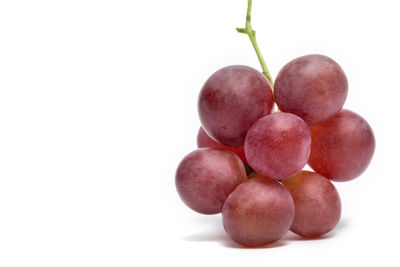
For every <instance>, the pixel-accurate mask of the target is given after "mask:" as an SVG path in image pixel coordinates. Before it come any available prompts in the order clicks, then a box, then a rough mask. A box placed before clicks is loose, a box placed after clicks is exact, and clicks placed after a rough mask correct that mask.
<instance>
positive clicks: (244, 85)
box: [198, 65, 274, 147]
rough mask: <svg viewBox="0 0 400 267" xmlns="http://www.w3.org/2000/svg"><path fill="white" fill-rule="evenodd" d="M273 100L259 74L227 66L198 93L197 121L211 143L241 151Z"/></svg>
mask: <svg viewBox="0 0 400 267" xmlns="http://www.w3.org/2000/svg"><path fill="white" fill-rule="evenodd" d="M273 98H274V97H273V93H272V87H271V85H270V83H269V82H268V80H267V79H266V78H265V77H264V75H262V74H261V73H260V72H259V71H258V70H256V69H253V68H250V67H247V66H242V65H234V66H228V67H225V68H222V69H220V70H218V71H217V72H215V73H214V74H213V75H212V76H211V77H210V78H209V79H208V80H207V81H206V83H205V84H204V86H203V88H202V89H201V91H200V95H199V101H198V111H199V116H200V121H201V123H202V126H203V128H204V130H205V131H206V133H207V134H208V135H209V136H210V137H212V138H213V139H214V140H216V141H218V142H219V143H221V144H224V145H227V146H230V147H240V146H243V143H244V139H245V137H246V133H247V131H248V130H249V129H250V127H251V126H252V125H253V123H254V122H256V121H257V120H258V119H259V118H261V117H263V116H265V115H267V114H269V113H271V111H272V108H273V105H274V100H273Z"/></svg>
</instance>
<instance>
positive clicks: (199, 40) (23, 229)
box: [0, 0, 400, 267]
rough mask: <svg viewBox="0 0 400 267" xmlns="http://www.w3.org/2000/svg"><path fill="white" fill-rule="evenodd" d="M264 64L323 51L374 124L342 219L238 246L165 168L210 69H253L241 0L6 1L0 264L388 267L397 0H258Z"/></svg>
mask: <svg viewBox="0 0 400 267" xmlns="http://www.w3.org/2000/svg"><path fill="white" fill-rule="evenodd" d="M253 8H254V10H253V26H254V28H255V29H256V30H257V37H258V42H259V45H260V48H261V50H262V52H263V54H264V57H265V58H266V61H267V64H268V66H269V68H270V70H271V72H272V75H273V76H276V74H277V72H278V71H279V69H280V68H281V67H282V66H283V65H284V64H285V63H286V62H288V61H289V60H291V59H293V58H295V57H298V56H301V55H305V54H309V53H322V54H326V55H328V56H330V57H332V58H333V59H335V60H336V61H337V62H339V64H340V65H341V66H342V67H343V69H344V70H345V72H346V74H347V76H348V79H349V83H350V91H349V95H348V98H347V102H346V105H345V107H347V108H349V109H351V110H353V111H356V112H358V113H359V114H361V115H362V116H363V117H364V118H365V119H367V121H368V122H369V123H370V124H371V126H372V127H373V129H374V131H375V136H376V141H377V148H376V152H375V156H374V158H373V161H372V164H371V165H370V167H369V169H368V170H367V171H366V172H365V173H364V174H363V175H362V176H361V177H360V178H358V179H357V180H354V181H352V182H348V183H341V184H336V186H337V188H338V190H339V192H340V194H341V197H342V204H343V215H342V219H341V222H340V224H339V226H338V227H337V228H336V229H335V230H334V232H333V233H332V234H329V235H328V236H327V238H324V239H322V240H313V241H299V240H296V237H295V235H293V234H288V235H287V236H286V237H285V238H284V239H283V241H281V242H279V243H277V244H275V245H274V246H273V247H272V248H269V249H268V248H267V249H238V248H237V247H236V246H235V244H234V243H232V242H231V241H230V240H229V238H228V237H227V236H226V235H225V233H224V231H223V228H222V226H221V222H220V216H218V215H217V216H209V217H207V216H203V215H199V214H196V213H194V212H192V211H191V210H189V209H188V208H187V207H185V206H184V204H183V203H182V202H181V201H180V199H179V198H178V196H177V194H176V192H175V185H174V175H175V169H176V167H177V165H178V163H179V161H180V160H181V158H182V157H183V156H184V155H186V154H187V153H189V152H190V151H192V150H193V149H195V147H196V143H195V140H196V133H197V130H198V127H199V120H198V116H197V107H196V102H197V94H198V92H199V89H200V88H201V86H202V84H203V82H204V81H205V80H206V79H207V77H208V76H209V75H211V74H212V73H213V72H214V71H215V70H217V69H219V68H221V67H223V66H226V65H230V64H246V65H250V66H253V67H256V68H259V64H258V62H257V58H256V56H255V54H254V52H253V50H252V47H251V45H250V42H249V40H248V38H247V37H246V36H245V35H241V34H238V33H236V32H235V27H237V26H243V25H244V19H245V12H246V0H240V1H239V0H235V1H232V0H220V1H215V0H203V1H183V0H181V1H177V0H169V1H162V0H155V1H94V0H93V1H89V0H79V1H78V0H70V1H50V0H49V1H18V0H14V1H1V2H0V266H6V267H8V266H41V267H44V266H165V265H167V264H168V265H171V266H222V264H223V265H224V266H294V265H296V266H347V265H357V266H365V265H366V264H371V266H378V265H379V266H398V265H399V264H400V261H399V260H398V257H397V251H398V240H399V237H400V235H399V233H400V232H399V225H400V217H399V203H400V194H399V186H400V177H399V171H398V168H399V153H398V152H399V148H400V147H399V115H400V114H399V110H398V107H399V104H398V99H399V96H400V95H399V91H400V88H399V82H398V80H399V71H400V70H399V64H398V62H399V61H400V51H399V47H400V37H399V35H398V25H400V17H399V16H398V1H395V0H393V1H389V0H383V1H379V3H378V2H377V1H345V0H337V1H317V0H313V1H311V0H304V1H296V0H292V1H289V0H282V1H272V0H271V1H261V0H254V3H253Z"/></svg>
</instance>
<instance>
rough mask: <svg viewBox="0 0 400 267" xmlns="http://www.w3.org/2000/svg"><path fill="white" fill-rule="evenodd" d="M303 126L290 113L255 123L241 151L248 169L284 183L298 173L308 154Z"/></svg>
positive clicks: (307, 139)
mask: <svg viewBox="0 0 400 267" xmlns="http://www.w3.org/2000/svg"><path fill="white" fill-rule="evenodd" d="M310 143H311V134H310V130H309V128H308V126H307V124H306V123H305V122H304V121H303V120H302V119H301V118H300V117H298V116H296V115H294V114H290V113H284V112H280V113H275V114H271V115H268V116H265V117H264V118H261V119H259V120H258V121H257V122H256V123H255V124H254V125H253V126H252V127H251V129H250V130H249V132H248V133H247V136H246V141H245V145H244V150H245V153H246V158H247V160H248V162H249V164H250V166H251V167H252V168H253V169H254V170H255V171H256V172H257V173H260V174H262V175H264V176H266V177H269V178H272V179H285V178H288V177H290V176H292V175H294V174H295V173H297V172H299V171H300V170H301V169H302V168H303V167H304V166H305V165H306V163H307V160H308V156H309V154H310Z"/></svg>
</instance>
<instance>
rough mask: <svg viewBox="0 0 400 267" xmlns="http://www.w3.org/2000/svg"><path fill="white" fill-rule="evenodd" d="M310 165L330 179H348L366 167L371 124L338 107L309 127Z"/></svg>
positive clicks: (370, 152)
mask: <svg viewBox="0 0 400 267" xmlns="http://www.w3.org/2000/svg"><path fill="white" fill-rule="evenodd" d="M310 130H311V136H312V144H311V154H310V158H309V160H308V163H309V165H310V167H311V168H312V169H313V170H314V171H316V172H318V173H320V174H322V175H323V176H325V177H327V178H329V179H332V180H334V181H348V180H352V179H354V178H356V177H357V176H359V175H360V174H361V173H362V172H364V170H365V169H366V168H367V167H368V164H369V163H370V161H371V159H372V155H373V154H374V150H375V138H374V134H373V132H372V129H371V127H370V126H369V125H368V123H367V122H366V121H365V120H364V119H363V118H362V117H361V116H359V115H358V114H356V113H354V112H352V111H349V110H342V111H340V112H339V113H338V114H337V115H336V116H334V117H333V118H331V119H329V120H327V121H325V122H324V123H322V124H319V125H314V126H312V127H310Z"/></svg>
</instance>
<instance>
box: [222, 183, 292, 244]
mask: <svg viewBox="0 0 400 267" xmlns="http://www.w3.org/2000/svg"><path fill="white" fill-rule="evenodd" d="M293 218H294V204H293V199H292V197H291V196H290V193H289V191H288V190H287V189H286V188H285V187H284V186H283V185H282V184H280V183H279V182H278V181H275V180H272V179H268V178H262V177H255V178H252V179H250V180H248V181H247V182H245V183H242V184H241V185H239V186H238V187H236V189H235V190H234V191H233V192H232V193H231V194H230V195H229V197H228V198H227V200H226V201H225V204H224V207H223V209H222V221H223V225H224V228H225V231H226V232H227V233H228V235H229V236H230V237H231V238H232V239H233V240H234V241H235V242H237V243H239V244H241V245H244V246H262V245H266V244H269V243H272V242H275V241H277V240H279V239H280V238H281V237H282V236H283V235H284V234H285V233H286V232H287V231H288V230H289V228H290V225H291V224H292V221H293Z"/></svg>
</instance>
